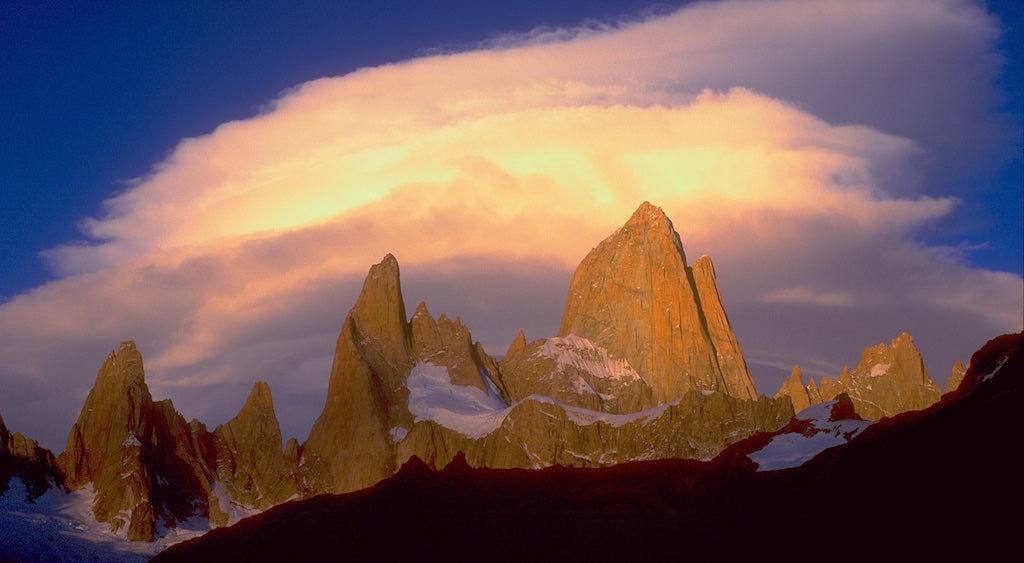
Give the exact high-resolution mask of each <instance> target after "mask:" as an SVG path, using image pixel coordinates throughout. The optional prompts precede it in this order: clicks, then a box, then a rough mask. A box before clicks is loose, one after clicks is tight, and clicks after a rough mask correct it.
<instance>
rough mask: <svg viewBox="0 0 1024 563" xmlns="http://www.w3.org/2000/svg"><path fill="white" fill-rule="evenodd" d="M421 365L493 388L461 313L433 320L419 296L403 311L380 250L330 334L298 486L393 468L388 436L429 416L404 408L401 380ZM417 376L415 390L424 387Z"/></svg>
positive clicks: (362, 479)
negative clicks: (324, 378)
mask: <svg viewBox="0 0 1024 563" xmlns="http://www.w3.org/2000/svg"><path fill="white" fill-rule="evenodd" d="M421 365H425V366H434V367H437V368H440V369H442V370H444V375H443V377H442V379H443V380H444V381H441V382H439V383H441V384H445V385H456V386H459V387H468V388H473V389H476V390H477V392H479V393H482V394H484V395H487V394H488V393H490V392H491V391H492V390H493V392H494V393H495V394H497V395H498V396H500V395H501V391H500V390H498V389H497V387H496V386H495V384H494V381H496V380H498V378H496V377H491V375H492V374H493V372H494V371H495V370H496V369H497V364H496V362H494V360H493V359H491V358H489V357H488V356H487V355H486V354H485V353H484V352H483V350H482V348H480V347H479V346H478V345H477V344H474V343H473V341H472V338H471V336H470V333H469V330H468V329H467V328H466V327H465V326H463V325H462V323H461V321H459V320H458V319H456V320H455V321H451V320H449V319H448V318H447V317H445V316H442V317H441V319H440V320H439V321H435V320H434V318H433V317H432V316H431V315H430V313H429V311H428V310H427V308H426V306H425V305H424V304H420V306H419V307H418V308H417V310H416V314H415V315H414V316H413V319H412V321H411V322H410V321H408V320H407V319H406V316H405V302H404V300H403V297H402V291H401V279H400V273H399V267H398V261H397V260H396V259H395V257H394V256H392V255H390V254H388V255H387V256H385V257H384V259H383V260H382V261H381V262H380V263H379V264H376V265H374V266H373V267H371V268H370V272H369V274H368V275H367V277H366V280H365V282H364V283H363V288H362V291H361V292H360V294H359V298H358V299H357V300H356V304H355V306H354V307H353V308H352V310H351V311H349V313H348V316H346V318H345V322H344V324H343V325H342V328H341V334H340V335H339V336H338V341H337V344H336V346H335V353H334V363H333V366H332V368H331V379H330V383H329V385H328V389H327V401H326V403H325V405H324V410H323V412H322V413H321V414H320V416H319V417H318V418H317V420H316V422H314V424H313V428H312V430H311V431H310V434H309V438H308V439H307V440H306V442H305V444H303V446H302V448H301V450H302V461H301V465H302V468H301V473H302V482H303V488H304V491H305V493H306V494H314V493H319V492H346V491H352V490H356V489H361V488H364V487H367V486H370V485H372V484H374V483H376V482H377V481H380V480H381V479H383V478H385V477H387V476H390V475H391V474H393V473H394V471H395V469H396V467H397V466H396V465H395V445H396V443H397V442H399V441H400V440H401V439H402V438H403V437H404V436H405V435H406V434H407V433H408V431H409V429H410V428H411V427H412V426H413V423H414V422H415V420H416V418H417V417H422V416H430V413H429V412H424V411H417V413H416V414H414V412H413V411H414V410H417V409H415V408H413V409H410V406H411V403H410V395H411V393H410V387H409V385H408V384H407V380H408V379H409V378H410V377H411V376H413V368H414V367H416V366H421ZM424 384H425V385H427V387H425V388H422V389H421V388H417V391H422V392H428V391H429V389H430V386H429V384H430V381H429V380H428V381H424ZM489 384H490V387H489ZM413 399H415V397H413ZM413 404H420V403H416V401H415V400H414V401H413Z"/></svg>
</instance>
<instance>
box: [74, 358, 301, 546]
mask: <svg viewBox="0 0 1024 563" xmlns="http://www.w3.org/2000/svg"><path fill="white" fill-rule="evenodd" d="M57 463H58V466H59V467H60V469H61V471H62V473H63V475H64V477H65V480H66V484H67V487H68V488H69V489H71V490H77V489H81V488H83V487H91V489H92V490H93V492H94V493H95V495H96V497H95V501H94V503H93V506H92V512H93V515H94V516H95V518H96V520H98V521H100V522H108V523H110V527H111V529H112V530H113V531H114V532H116V533H119V534H123V535H124V536H125V537H126V538H127V539H129V540H139V541H152V540H153V539H155V537H156V535H157V533H158V530H159V528H160V527H161V526H162V527H165V528H173V527H175V526H176V525H177V524H178V523H180V522H182V521H184V520H187V519H189V518H192V517H203V518H209V520H210V523H211V524H212V525H214V526H220V525H226V524H229V523H232V522H233V521H237V519H238V518H239V517H240V515H245V514H247V513H249V512H251V511H254V510H260V509H264V508H267V507H269V506H273V505H274V504H278V503H280V502H283V501H284V500H287V499H288V498H291V497H294V496H296V495H297V494H298V491H299V489H298V483H297V480H296V477H295V474H296V469H295V467H296V465H297V459H295V458H294V457H293V458H291V460H290V461H289V460H288V459H286V456H285V454H284V452H283V451H282V449H281V431H280V429H279V426H278V421H277V417H276V415H275V414H274V407H273V402H272V399H271V395H270V389H269V387H267V385H266V384H265V383H257V384H256V385H255V386H254V388H253V391H252V393H251V394H250V396H249V400H248V401H247V402H246V404H245V406H243V407H242V410H241V412H239V414H238V416H236V417H235V418H234V419H232V420H231V421H229V422H228V423H226V424H224V425H221V426H219V427H217V429H216V430H215V431H214V432H209V431H208V430H207V429H206V426H204V425H203V424H202V423H200V422H199V421H197V420H192V421H191V422H186V421H185V419H184V417H182V415H181V414H180V413H178V412H177V411H176V410H175V409H174V405H173V404H171V401H169V400H165V401H153V399H152V397H151V395H150V393H149V388H148V387H147V385H146V381H145V368H144V366H143V361H142V354H141V353H140V352H139V350H138V349H137V348H136V346H135V343H134V342H130V341H129V342H123V343H121V345H120V346H119V347H118V349H117V350H116V351H113V352H111V353H110V355H109V356H108V357H107V359H106V361H105V362H104V363H103V366H102V367H101V368H100V370H99V373H98V375H97V377H96V383H95V385H94V386H93V388H92V390H91V391H90V392H89V396H88V397H87V398H86V401H85V404H84V405H83V406H82V411H81V414H80V415H79V417H78V421H77V422H76V423H75V424H74V426H72V428H71V431H70V433H69V434H68V441H67V447H66V449H65V451H64V452H63V453H62V454H61V455H60V456H59V457H58V459H57Z"/></svg>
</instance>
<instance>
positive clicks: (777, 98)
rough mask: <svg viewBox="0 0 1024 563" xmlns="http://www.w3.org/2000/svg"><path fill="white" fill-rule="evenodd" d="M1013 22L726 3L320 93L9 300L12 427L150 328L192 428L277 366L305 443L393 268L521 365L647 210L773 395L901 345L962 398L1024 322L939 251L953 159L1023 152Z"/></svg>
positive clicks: (55, 442) (238, 127)
mask: <svg viewBox="0 0 1024 563" xmlns="http://www.w3.org/2000/svg"><path fill="white" fill-rule="evenodd" d="M996 36H997V28H996V26H995V22H993V21H992V20H991V19H990V18H989V17H988V16H987V15H986V14H985V13H984V12H983V11H981V10H979V9H978V8H976V7H974V6H973V5H972V4H970V3H966V2H958V1H938V2H926V1H914V2H911V1H907V2H882V1H878V2H875V1H861V2H850V1H841V2H840V1H836V2H829V1H814V2H809V1H802V0H791V1H780V2H745V1H734V2H719V3H702V4H697V5H694V6H692V7H689V8H685V9H683V10H680V11H679V12H676V13H674V14H670V15H667V16H661V17H657V18H653V19H650V20H647V21H644V22H640V23H633V24H628V25H624V26H619V27H614V26H612V27H602V26H596V27H587V28H585V29H580V30H552V31H549V32H546V33H537V34H531V35H528V36H525V37H503V38H501V39H500V40H497V41H495V42H493V44H492V45H490V46H489V47H488V48H483V49H480V50H476V51H472V52H466V53H456V54H448V55H437V56H433V57H427V58H423V59H417V60H414V61H408V62H403V63H399V64H394V65H389V66H384V67H379V68H372V69H364V70H360V71H358V72H355V73H352V74H350V75H348V76H344V77H339V78H325V79H321V80H316V81H312V82H309V83H306V84H302V85H299V86H297V87H296V88H295V89H293V90H292V91H290V92H288V93H286V94H285V95H283V96H282V97H281V98H280V99H279V100H277V101H276V102H275V103H273V104H272V105H271V106H269V109H267V111H266V112H265V113H264V114H262V115H259V116H257V117H254V118H252V119H249V120H246V121H239V122H231V123H226V124H223V125H221V126H220V127H218V128H217V129H216V130H215V131H213V132H212V133H210V134H209V135H207V136H204V137H200V138H195V139H186V140H183V141H182V142H181V143H180V144H179V145H178V147H177V148H176V149H175V150H174V152H173V153H172V154H171V155H170V156H169V157H168V158H167V159H166V160H165V161H164V162H161V163H159V164H157V165H156V166H154V169H153V171H152V173H151V174H150V175H148V176H147V177H145V178H141V179H139V180H138V181H137V182H136V183H135V184H134V185H132V186H131V187H130V188H129V189H128V190H126V191H125V192H124V193H122V194H119V195H117V196H115V197H113V198H112V199H110V200H109V201H108V202H107V204H106V205H107V211H108V212H107V214H106V215H104V216H102V217H99V218H95V219H89V220H87V221H84V222H83V225H82V226H83V230H84V232H85V234H86V235H87V236H88V237H89V241H88V242H87V243H84V244H83V243H74V244H68V245H66V246H63V247H60V248H56V249H53V250H51V251H48V252H47V259H48V260H49V261H50V263H51V264H52V265H53V266H54V268H55V270H56V271H57V272H59V273H60V274H61V275H62V276H63V277H62V278H61V279H59V280H55V281H53V282H51V283H49V284H47V285H45V286H43V287H40V288H37V289H35V290H33V291H32V292H30V293H28V294H25V295H21V296H18V297H16V298H15V299H13V300H11V301H9V302H7V303H4V304H3V305H0V325H2V326H4V327H12V328H13V329H12V330H5V333H4V335H3V337H2V338H0V358H3V360H4V362H3V366H2V367H0V378H2V379H3V381H4V382H5V386H6V387H7V388H8V389H10V390H11V391H5V393H4V395H3V396H2V398H0V412H2V413H3V415H4V417H5V418H6V419H7V422H8V425H9V426H12V427H14V428H15V429H18V430H22V431H24V432H27V433H29V434H32V435H37V436H39V437H40V438H41V439H42V440H43V441H44V443H45V445H47V446H51V447H58V449H59V444H60V443H62V440H63V435H62V433H63V432H64V431H66V428H67V427H68V425H69V424H70V422H71V421H72V420H73V418H74V416H75V413H74V409H77V408H78V406H79V405H80V404H81V401H82V400H83V399H84V397H85V393H86V392H87V391H88V389H89V387H90V386H91V385H92V382H93V379H94V377H95V373H96V370H97V369H98V367H99V364H100V362H101V361H102V360H103V358H104V357H105V355H106V353H107V351H108V350H109V349H111V348H113V347H114V346H116V344H117V342H118V341H119V340H122V339H127V338H134V339H136V340H137V341H138V343H139V346H140V349H141V351H142V353H143V355H144V357H145V359H146V366H147V377H148V379H149V382H150V386H151V388H152V389H153V392H154V395H155V396H157V397H160V398H162V397H170V398H173V399H174V400H175V403H176V405H177V406H178V408H179V409H181V410H183V412H185V414H186V415H187V416H199V417H200V418H201V419H203V420H204V421H205V422H207V423H208V424H210V425H215V424H217V423H219V422H223V421H225V420H227V419H228V418H230V417H231V416H233V414H234V413H235V412H236V411H237V409H238V408H239V407H240V405H241V402H242V401H243V400H244V398H245V394H246V391H247V388H248V386H249V385H251V384H252V382H253V381H255V380H256V379H265V380H268V381H269V382H270V383H271V386H272V388H273V389H274V393H275V398H276V399H277V403H278V412H279V414H280V415H281V418H282V419H283V423H284V425H285V432H286V433H287V434H294V435H297V436H298V437H299V438H300V439H301V438H304V437H305V434H306V432H307V430H308V427H309V424H310V423H311V422H312V420H313V418H314V417H315V416H316V414H317V413H318V412H319V410H320V407H321V404H322V400H323V397H324V393H325V390H326V384H327V376H328V372H329V362H330V357H331V353H332V349H333V342H334V339H335V338H336V335H337V330H338V329H339V327H340V325H341V322H342V319H343V317H344V315H345V312H346V311H347V310H348V308H349V307H350V306H351V305H352V302H353V301H354V299H355V296H356V294H357V292H358V288H359V285H360V283H361V280H362V276H363V275H364V274H365V272H366V270H367V269H368V268H369V266H370V265H371V264H373V263H375V262H377V261H379V260H380V258H381V257H382V256H383V255H384V254H385V253H387V252H391V253H394V254H395V255H396V256H397V257H398V259H399V262H400V263H401V264H402V269H403V284H404V286H405V289H406V298H407V301H408V303H407V305H408V306H409V307H410V308H411V307H413V306H415V303H416V302H417V301H419V300H421V299H422V300H426V301H427V303H428V305H429V306H430V309H431V311H432V312H433V313H434V314H435V315H438V314H440V313H446V314H448V315H449V316H461V317H462V319H463V321H465V322H466V323H467V324H468V326H469V327H470V329H471V330H472V331H473V333H474V337H475V338H477V339H479V340H480V341H481V342H483V344H484V345H485V346H486V347H487V349H488V350H489V351H491V352H492V353H496V354H501V353H503V352H504V348H505V346H507V344H508V343H509V342H510V341H511V339H512V337H513V336H514V334H515V331H516V330H517V329H519V328H523V329H525V330H526V332H527V337H528V338H537V337H541V336H549V335H553V333H554V332H555V331H556V330H557V326H558V322H559V319H560V316H561V312H562V307H563V306H564V299H565V292H566V288H567V286H568V281H569V276H570V275H571V272H572V269H573V268H574V267H575V265H576V264H577V263H578V262H579V260H580V259H581V258H582V257H583V256H584V255H585V254H586V252H587V251H588V250H589V249H590V248H591V247H593V246H594V245H596V244H597V243H598V242H599V241H600V240H601V239H602V238H604V237H605V236H607V235H608V234H610V233H611V231H613V230H614V229H615V228H617V227H618V226H620V225H621V224H622V223H623V222H624V221H625V220H626V219H627V218H628V216H629V214H630V213H631V212H632V210H633V209H634V208H635V207H636V206H637V205H638V204H639V203H640V202H642V201H644V200H650V201H651V202H653V203H655V204H657V205H660V206H662V207H663V208H664V209H665V211H666V212H667V213H668V214H669V216H670V217H671V218H672V219H673V221H674V223H675V226H676V229H677V230H678V231H679V232H680V234H681V236H682V239H683V243H684V245H685V247H686V249H687V251H688V253H689V258H690V260H691V261H692V260H693V259H694V258H696V257H697V256H698V255H700V254H709V255H711V256H712V257H713V258H714V260H715V264H716V268H717V271H718V275H719V281H720V285H721V287H722V289H723V298H724V301H725V304H726V307H727V308H728V310H729V311H730V314H731V316H732V320H733V323H734V328H735V329H736V331H737V334H738V335H739V338H740V343H741V345H742V346H743V347H744V350H745V351H746V353H747V356H748V361H749V362H750V364H751V368H752V371H754V373H755V378H756V379H757V381H758V386H759V390H760V391H761V392H762V393H766V394H772V393H774V391H775V390H776V388H777V386H778V383H779V381H780V380H781V378H782V377H783V376H784V375H785V374H786V373H788V369H789V367H791V365H792V364H793V363H801V364H802V365H803V366H804V367H805V368H806V371H807V372H809V373H811V374H814V375H820V374H827V375H830V376H834V375H836V373H837V372H838V369H839V367H840V366H841V365H842V364H843V363H851V364H852V363H855V362H856V361H857V359H858V356H859V351H860V350H861V349H862V348H864V347H865V346H868V345H872V344H875V343H878V342H881V341H886V340H888V339H891V338H893V337H895V336H896V335H898V334H899V332H901V331H903V330H908V331H910V332H911V333H912V334H913V335H914V336H915V339H916V341H917V342H918V344H919V345H920V347H921V348H922V350H923V351H924V353H925V355H926V362H927V363H928V366H929V368H931V369H932V370H933V377H934V378H935V379H937V380H938V382H939V383H940V384H942V383H944V380H945V377H946V375H947V372H948V369H949V366H950V365H951V364H952V361H953V359H955V358H963V359H966V356H967V355H968V354H969V353H970V352H971V351H973V349H975V348H976V347H977V346H979V345H980V344H981V343H983V342H984V340H985V339H986V338H988V337H991V336H994V335H996V334H998V333H1002V332H1007V331H1012V330H1020V328H1021V327H1020V325H1021V312H1022V309H1024V304H1022V296H1021V287H1022V280H1021V278H1020V277H1019V276H1016V275H1011V274H1005V273H998V272H989V271H983V270H979V269H976V268H972V267H970V266H969V265H967V263H966V262H964V261H963V260H962V257H961V256H960V255H959V254H958V252H957V251H956V249H948V248H937V247H933V246H928V245H926V244H923V243H921V242H918V241H917V240H916V238H915V233H917V232H919V231H920V230H921V229H922V228H923V227H926V226H934V225H935V224H936V222H941V221H948V220H950V218H951V217H952V216H953V214H954V213H955V210H956V208H957V205H958V202H959V201H960V200H962V199H966V198H969V197H970V192H969V191H968V190H966V189H964V188H962V187H961V186H959V185H957V184H954V183H935V182H933V181H931V179H933V178H935V177H937V175H938V174H937V173H936V171H937V170H939V171H943V172H946V171H948V170H947V169H950V170H951V169H952V168H950V167H954V168H956V170H954V172H956V173H958V174H961V175H970V174H972V173H973V169H972V167H975V166H980V163H981V162H982V161H983V160H984V158H985V157H986V155H987V154H989V152H988V151H990V150H993V149H992V147H993V146H996V145H997V144H998V142H999V141H1000V140H1001V139H1002V137H1001V135H1002V134H1003V133H1002V132H1001V131H1000V129H999V122H998V120H997V119H996V116H995V115H994V114H993V113H992V107H993V106H992V103H993V99H994V97H995V92H994V91H993V90H992V89H991V87H990V86H989V84H990V81H991V77H992V75H993V73H994V72H995V70H996V68H997V66H996V64H997V59H996V57H995V56H994V55H993V54H992V51H991V49H992V45H993V41H994V39H995V38H996ZM954 153H955V154H959V155H961V158H959V159H958V160H957V161H956V162H952V161H951V159H950V156H951V155H952V154H954ZM43 389H46V390H47V392H41V390H43ZM44 412H45V413H48V416H47V417H46V418H45V419H42V418H41V417H39V416H38V415H39V413H44ZM52 413H57V414H56V415H55V416H54V415H53V414H52Z"/></svg>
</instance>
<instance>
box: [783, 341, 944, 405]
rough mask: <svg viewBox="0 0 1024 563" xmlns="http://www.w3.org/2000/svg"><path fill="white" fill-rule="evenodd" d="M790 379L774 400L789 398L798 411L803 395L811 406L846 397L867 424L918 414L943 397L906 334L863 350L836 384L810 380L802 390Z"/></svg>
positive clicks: (798, 383)
mask: <svg viewBox="0 0 1024 563" xmlns="http://www.w3.org/2000/svg"><path fill="white" fill-rule="evenodd" d="M794 373H796V369H794ZM793 377H794V376H790V379H789V380H787V381H785V382H784V383H783V384H782V387H781V388H780V389H779V392H778V393H777V394H776V397H788V398H790V399H791V400H792V401H793V405H794V408H795V409H796V410H798V411H799V410H800V409H799V408H798V407H799V405H802V404H803V400H804V395H805V394H806V395H807V397H808V400H809V402H810V404H812V405H813V404H818V403H823V402H825V401H831V400H832V399H834V398H835V397H836V396H837V395H839V394H840V393H846V394H847V395H849V396H850V399H852V400H853V405H854V408H855V409H856V411H857V414H859V415H860V416H861V417H863V418H865V419H868V420H878V419H880V418H882V417H883V416H893V415H895V414H899V413H901V412H906V411H911V410H921V409H923V408H926V407H928V406H930V405H932V404H934V403H935V402H937V401H938V400H939V397H940V396H941V395H942V393H941V391H939V387H938V386H937V385H936V384H935V382H934V381H932V379H931V378H930V377H928V371H927V370H926V369H925V367H924V361H923V360H922V359H921V353H920V352H918V350H917V346H915V345H914V339H913V338H911V337H910V335H909V334H907V333H906V332H904V333H903V334H901V335H899V336H898V337H896V338H895V339H893V340H892V343H891V344H878V345H876V346H871V347H869V348H866V349H865V350H864V353H863V354H862V355H861V359H860V363H858V364H857V367H856V368H855V369H854V370H853V371H852V372H851V371H850V370H849V369H848V368H845V367H844V368H843V371H842V373H841V374H840V375H839V377H838V378H837V379H836V380H835V381H832V380H831V379H828V378H827V377H825V378H822V379H821V381H820V382H819V383H817V384H815V383H814V380H813V379H812V380H811V381H810V383H809V384H808V385H807V387H806V388H804V387H802V383H801V382H800V380H799V379H797V380H796V381H795V383H794V380H793ZM801 391H803V392H801Z"/></svg>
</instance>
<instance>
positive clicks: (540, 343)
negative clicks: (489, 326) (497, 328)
mask: <svg viewBox="0 0 1024 563" xmlns="http://www.w3.org/2000/svg"><path fill="white" fill-rule="evenodd" d="M500 367H501V373H502V374H503V376H504V374H507V376H504V379H503V382H504V384H505V386H506V388H507V389H508V394H509V397H510V398H511V400H512V401H513V402H518V401H522V400H524V399H526V398H527V397H529V396H531V395H543V396H547V397H551V398H552V399H555V400H557V401H559V402H561V403H565V404H567V405H571V406H575V407H582V408H586V409H590V410H595V411H601V412H608V413H615V414H626V413H633V412H638V411H641V410H644V409H646V408H650V407H651V406H652V405H653V404H654V394H653V391H652V390H651V386H650V385H648V384H647V382H646V381H644V379H643V378H642V377H640V375H639V374H638V373H637V372H636V370H634V369H633V368H632V366H630V365H629V362H627V361H626V360H624V359H621V358H619V359H613V358H612V357H611V356H610V355H609V354H608V351H607V350H605V349H604V348H602V347H600V346H598V345H597V344H594V343H593V342H591V341H589V340H587V339H586V338H583V337H582V336H576V335H569V336H566V337H561V338H542V339H539V340H534V341H533V342H530V343H527V342H526V337H525V336H524V335H523V333H522V331H520V332H519V334H517V335H516V338H515V340H514V341H513V342H512V344H511V345H510V346H509V348H508V351H507V352H506V353H505V356H504V357H503V358H502V359H501V363H500Z"/></svg>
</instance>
